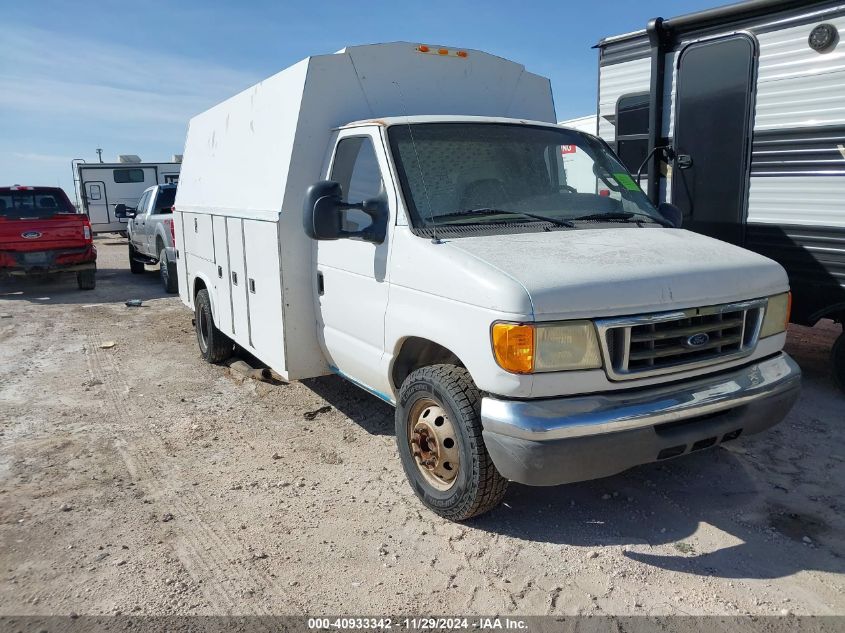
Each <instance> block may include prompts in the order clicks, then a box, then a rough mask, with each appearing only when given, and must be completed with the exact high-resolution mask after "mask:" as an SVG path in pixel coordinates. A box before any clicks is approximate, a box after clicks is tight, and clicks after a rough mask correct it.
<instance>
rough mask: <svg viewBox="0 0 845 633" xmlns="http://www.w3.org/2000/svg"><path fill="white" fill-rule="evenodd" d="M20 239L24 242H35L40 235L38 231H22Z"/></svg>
mask: <svg viewBox="0 0 845 633" xmlns="http://www.w3.org/2000/svg"><path fill="white" fill-rule="evenodd" d="M21 237H22V238H23V239H25V240H37V239H38V238H39V237H41V233H39V232H38V231H24V232H23V233H21Z"/></svg>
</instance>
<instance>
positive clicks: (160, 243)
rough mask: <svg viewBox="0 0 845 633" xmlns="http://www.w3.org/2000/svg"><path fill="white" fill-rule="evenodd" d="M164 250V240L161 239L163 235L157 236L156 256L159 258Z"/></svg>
mask: <svg viewBox="0 0 845 633" xmlns="http://www.w3.org/2000/svg"><path fill="white" fill-rule="evenodd" d="M163 248H164V240H163V239H161V235H156V252H155V256H156V257H158V254H159V253H160V252H161V249H163Z"/></svg>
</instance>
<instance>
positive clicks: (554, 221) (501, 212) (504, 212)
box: [437, 207, 575, 229]
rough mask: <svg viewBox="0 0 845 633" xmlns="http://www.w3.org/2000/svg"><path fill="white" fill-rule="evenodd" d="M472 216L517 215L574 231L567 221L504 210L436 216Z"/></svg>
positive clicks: (485, 208) (455, 212)
mask: <svg viewBox="0 0 845 633" xmlns="http://www.w3.org/2000/svg"><path fill="white" fill-rule="evenodd" d="M473 215H517V216H521V217H523V218H530V219H532V220H539V221H541V222H549V223H550V224H554V225H556V226H565V227H566V228H569V229H574V228H575V225H574V224H572V222H570V221H569V220H561V219H558V218H550V217H548V216H546V215H540V214H539V213H526V212H525V211H507V210H505V209H491V208H487V207H484V208H479V209H467V210H465V211H454V212H453V213H445V214H443V215H438V216H437V217H438V218H465V217H470V216H473Z"/></svg>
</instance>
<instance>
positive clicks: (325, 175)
mask: <svg viewBox="0 0 845 633" xmlns="http://www.w3.org/2000/svg"><path fill="white" fill-rule="evenodd" d="M555 120H556V118H555V112H554V106H553V103H552V96H551V89H550V85H549V81H548V80H547V79H545V78H543V77H540V76H537V75H534V74H532V73H529V72H527V71H526V70H525V69H524V68H523V67H522V66H521V65H519V64H516V63H514V62H511V61H508V60H505V59H502V58H499V57H495V56H493V55H489V54H487V53H483V52H480V51H475V50H466V49H454V48H447V47H439V46H427V45H416V44H409V43H404V42H398V43H392V44H380V45H371V46H355V47H350V48H346V49H344V50H342V51H340V52H338V53H335V54H332V55H319V56H315V57H310V58H308V59H305V60H303V61H301V62H299V63H298V64H295V65H294V66H291V67H290V68H288V69H286V70H284V71H282V72H280V73H278V74H276V75H274V76H272V77H270V78H268V79H266V80H264V81H262V82H261V83H259V84H257V85H255V86H253V87H252V88H249V89H248V90H245V91H244V92H242V93H240V94H238V95H236V96H234V97H232V98H231V99H229V100H227V101H224V102H223V103H221V104H219V105H217V106H215V107H214V108H212V109H210V110H208V111H207V112H204V113H202V114H200V115H198V116H196V117H194V118H193V119H192V120H191V122H190V125H189V128H188V136H187V141H186V145H185V160H184V163H183V168H182V175H181V180H180V185H179V189H178V192H177V194H176V209H175V212H176V215H175V220H176V222H175V232H176V248H177V262H178V265H177V270H178V275H179V293H180V297H181V299H182V301H183V302H184V303H185V305H187V306H188V307H190V308H191V309H193V310H194V314H195V322H196V335H197V341H198V344H199V349H200V352H201V354H202V355H203V357H204V358H205V359H206V360H208V361H209V362H219V361H222V360H224V359H225V358H226V357H227V356H229V355H231V354H232V352H233V347H234V344H235V343H237V345H238V346H241V347H243V348H244V349H246V350H248V351H249V352H250V353H252V354H253V355H255V356H256V357H258V358H259V359H260V360H262V361H264V362H265V363H266V364H268V365H269V366H270V367H271V368H272V369H274V370H275V371H276V372H278V373H279V374H281V375H283V376H285V377H287V378H290V379H294V378H307V377H313V376H320V375H323V374H326V373H329V372H334V373H336V374H339V375H341V376H343V377H344V378H346V379H348V380H350V381H351V382H353V383H355V384H356V385H358V386H360V387H361V388H363V389H365V390H367V391H369V392H370V393H372V394H374V395H375V396H377V397H379V398H381V399H383V400H385V401H387V402H389V403H391V404H393V405H395V407H396V441H397V446H398V448H399V454H400V457H401V460H402V465H403V467H404V469H405V473H406V475H407V476H408V479H409V481H410V482H411V484H412V487H413V489H414V491H415V492H416V494H417V495H418V496H419V497H420V499H422V500H423V502H424V503H425V504H426V505H427V506H428V507H429V508H431V509H432V510H434V511H436V512H438V513H440V514H441V515H443V516H445V517H448V518H450V519H454V520H461V519H466V518H469V517H471V516H474V515H477V514H480V513H482V512H484V511H486V510H488V509H490V508H492V507H494V506H496V505H497V504H498V503H499V502H500V501H501V499H502V496H503V495H504V492H505V488H506V486H507V482H508V481H509V480H513V481H518V482H521V483H526V484H531V485H554V484H560V483H566V482H572V481H579V480H583V479H590V478H596V477H602V476H606V475H610V474H613V473H617V472H621V471H623V470H625V469H627V468H630V467H632V466H634V465H636V464H641V463H645V462H649V461H654V460H661V459H669V458H671V457H675V456H678V455H682V454H686V453H690V452H693V451H697V450H700V449H704V448H707V447H710V446H716V445H718V444H721V443H722V442H727V441H730V440H732V439H735V438H736V437H738V436H739V435H740V434H750V433H755V432H758V431H762V430H763V429H766V428H768V427H769V426H771V425H773V424H776V423H777V422H779V421H780V420H781V419H782V418H783V416H784V415H785V414H786V413H787V411H788V410H789V408H790V407H791V405H792V403H793V402H794V400H795V398H796V397H797V394H798V391H799V385H800V371H799V369H798V368H797V366H796V365H795V363H794V362H793V361H792V360H791V359H790V358H789V357H788V356H787V355H786V354H784V353H783V352H782V347H783V344H784V340H785V328H786V318H787V309H788V284H787V279H786V275H785V273H784V271H783V269H782V268H781V267H780V266H779V265H777V264H776V263H774V262H772V261H770V260H768V259H766V258H763V257H760V256H759V255H756V254H754V253H750V252H748V251H745V250H743V249H740V248H737V247H735V246H731V245H728V244H724V243H722V242H719V241H717V240H712V239H710V238H707V237H704V236H701V235H696V234H694V233H689V232H687V231H683V230H678V229H676V228H673V226H674V225H673V219H672V218H671V217H667V216H664V215H663V214H662V211H663V212H666V213H668V214H670V215H671V213H672V211H673V210H672V208H662V209H661V210H658V209H657V208H655V207H654V206H653V205H651V204H650V203H649V201H648V199H647V198H646V196H645V195H644V194H643V192H642V191H640V190H639V188H638V187H637V186H636V185H635V184H634V183H633V181H632V180H631V178H630V176H629V175H628V173H627V172H626V171H625V169H624V167H623V166H622V165H621V164H620V163H619V162H618V161H617V160H616V158H615V157H614V156H613V154H612V152H611V151H610V150H609V148H608V147H607V145H606V144H605V143H604V142H603V141H601V140H600V139H597V138H596V137H594V136H590V135H586V134H583V133H580V132H577V131H573V130H567V129H565V128H562V127H560V126H558V125H557V124H556V123H555ZM565 146H573V147H575V148H576V151H575V153H574V155H575V156H578V157H579V160H582V161H585V162H586V163H587V164H588V165H589V166H590V169H591V172H592V173H593V174H594V177H593V178H592V179H591V181H590V182H588V183H583V184H574V183H573V182H571V181H569V180H568V176H567V166H566V164H565V163H564V161H563V160H562V157H563V153H562V148H563V147H565ZM676 220H677V218H675V219H674V221H676ZM745 272H748V273H749V275H748V276H744V275H743V273H745Z"/></svg>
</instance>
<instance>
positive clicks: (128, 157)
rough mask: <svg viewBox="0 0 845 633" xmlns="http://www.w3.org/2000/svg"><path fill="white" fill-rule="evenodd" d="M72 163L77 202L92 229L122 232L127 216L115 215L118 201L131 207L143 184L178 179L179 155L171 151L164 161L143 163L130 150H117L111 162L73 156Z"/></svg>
mask: <svg viewBox="0 0 845 633" xmlns="http://www.w3.org/2000/svg"><path fill="white" fill-rule="evenodd" d="M72 167H73V187H74V192H75V193H76V201H77V205H78V207H79V209H80V211H81V212H82V213H85V214H87V215H88V218H89V220H90V221H91V228H92V230H93V231H94V233H108V232H124V231H126V221H127V220H126V218H119V217H117V216H116V215H115V213H114V208H115V207H116V206H117V205H118V204H123V205H126V206H127V207H131V208H135V207H136V206H137V205H138V200H139V199H140V198H141V194H142V193H144V191H145V190H146V189H147V188H149V187H152V186H153V185H165V184H172V183H178V182H179V170H180V168H181V167H182V156H181V155H180V154H175V155H174V156H173V158H172V159H171V160H170V162H166V163H147V162H143V161H142V160H141V159H140V158H139V157H138V156H136V155H134V154H121V155H120V156H118V157H117V162H115V163H86V162H85V161H84V160H81V159H75V160H74V161H73V164H72Z"/></svg>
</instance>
